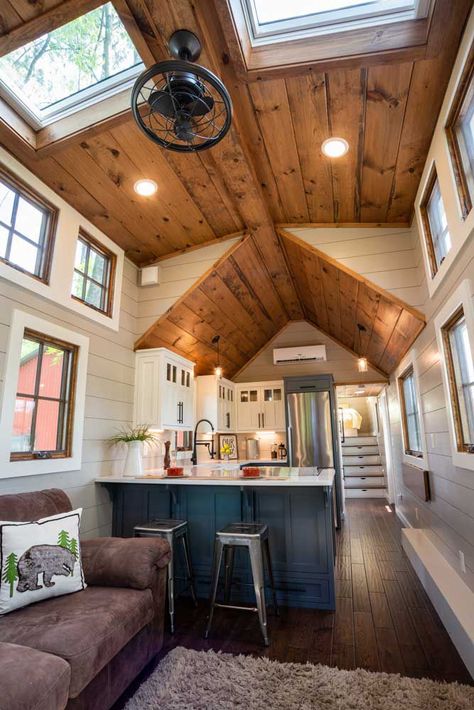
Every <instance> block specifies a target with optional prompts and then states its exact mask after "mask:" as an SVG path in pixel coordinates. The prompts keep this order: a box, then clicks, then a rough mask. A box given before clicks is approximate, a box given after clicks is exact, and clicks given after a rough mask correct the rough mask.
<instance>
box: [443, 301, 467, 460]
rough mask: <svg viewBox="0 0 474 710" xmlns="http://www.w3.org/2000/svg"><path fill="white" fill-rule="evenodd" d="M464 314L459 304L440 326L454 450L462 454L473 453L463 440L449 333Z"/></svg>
mask: <svg viewBox="0 0 474 710" xmlns="http://www.w3.org/2000/svg"><path fill="white" fill-rule="evenodd" d="M464 316H465V313H464V308H463V306H462V305H461V306H460V307H459V308H457V309H456V311H454V313H453V314H452V315H451V316H450V318H449V319H448V320H447V321H446V322H445V323H444V325H443V326H442V327H441V336H442V340H443V348H444V358H445V361H446V371H447V374H448V386H449V395H450V399H451V406H452V411H453V423H454V434H455V437H456V450H457V451H458V452H460V453H463V454H473V453H474V451H472V448H471V447H470V446H469V444H466V443H465V441H464V432H463V428H462V421H461V406H460V403H459V393H458V388H457V384H456V370H455V367H454V359H453V350H452V346H451V339H450V337H449V333H450V331H451V329H452V328H453V326H454V325H455V324H456V323H457V322H458V321H459V320H460V319H461V318H463V317H464Z"/></svg>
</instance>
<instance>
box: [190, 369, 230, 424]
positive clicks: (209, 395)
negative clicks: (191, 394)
mask: <svg viewBox="0 0 474 710" xmlns="http://www.w3.org/2000/svg"><path fill="white" fill-rule="evenodd" d="M196 419H197V420H199V419H209V421H210V422H212V425H213V427H214V429H215V430H216V431H218V432H233V431H235V428H236V422H235V385H234V383H233V382H231V381H230V380H226V379H224V378H221V379H219V378H218V377H216V376H215V375H201V376H200V377H196Z"/></svg>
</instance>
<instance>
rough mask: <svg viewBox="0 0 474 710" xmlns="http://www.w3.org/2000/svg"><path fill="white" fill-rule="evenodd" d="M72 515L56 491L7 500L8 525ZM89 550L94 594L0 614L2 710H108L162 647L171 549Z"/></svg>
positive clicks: (108, 545)
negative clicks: (24, 679)
mask: <svg viewBox="0 0 474 710" xmlns="http://www.w3.org/2000/svg"><path fill="white" fill-rule="evenodd" d="M71 509H72V508H71V502H70V501H69V498H68V497H67V495H66V494H65V493H64V492H63V491H60V490H57V489H50V490H46V491H40V492H36V493H20V494H17V495H5V496H0V520H15V521H28V520H37V519H38V518H42V517H45V516H48V515H55V514H56V513H62V512H67V511H69V510H71ZM81 548H82V563H83V568H84V576H85V579H86V582H87V584H88V587H87V589H85V590H83V591H81V592H76V593H75V594H68V595H66V596H63V597H56V598H53V599H47V600H45V601H42V602H37V603H36V604H31V605H30V606H28V607H25V608H23V609H18V610H16V611H13V612H11V613H10V614H6V615H5V616H2V617H0V699H1V702H0V707H1V709H2V710H13V709H15V710H33V709H34V710H56V709H58V710H59V708H64V707H67V708H71V709H74V710H86V709H87V710H106V709H107V708H110V707H111V705H112V704H113V703H114V702H115V701H116V700H117V699H118V698H119V697H120V695H121V694H122V693H123V692H124V690H125V689H126V688H127V686H128V685H129V684H130V682H131V681H132V680H133V679H134V678H135V677H136V676H137V674H138V673H139V672H140V671H141V670H142V669H143V668H144V667H145V665H146V664H147V663H148V662H149V661H150V660H151V659H152V658H153V656H155V655H156V654H157V653H158V651H159V650H160V648H161V646H162V643H163V624H164V604H165V585H166V565H167V564H168V561H169V558H170V550H169V546H168V544H167V543H166V542H165V541H163V540H160V539H152V538H96V539H94V540H84V541H82V543H81ZM2 659H10V660H8V663H4V662H3V660H2ZM12 664H13V665H14V666H15V669H16V670H15V672H9V671H8V668H9V667H12ZM31 668H33V669H34V672H33V671H32V672H30V669H31ZM24 676H26V677H28V684H27V685H24V684H22V678H23V677H24ZM47 687H48V688H50V689H51V690H50V692H49V694H48V693H45V689H46V688H47ZM35 689H36V691H35ZM5 698H6V699H7V704H5V703H4V700H5ZM9 703H10V704H9ZM48 703H50V704H48Z"/></svg>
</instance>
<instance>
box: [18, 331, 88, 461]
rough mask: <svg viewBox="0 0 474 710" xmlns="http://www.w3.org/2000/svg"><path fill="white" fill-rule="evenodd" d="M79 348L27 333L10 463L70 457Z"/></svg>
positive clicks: (22, 350) (25, 334) (24, 338)
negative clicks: (19, 460)
mask: <svg viewBox="0 0 474 710" xmlns="http://www.w3.org/2000/svg"><path fill="white" fill-rule="evenodd" d="M76 360H77V347H76V346H74V345H70V344H68V343H63V342H61V341H56V340H53V339H50V338H48V337H47V336H45V335H43V334H41V333H35V332H33V331H30V330H25V332H24V335H23V340H22V344H21V356H20V369H19V372H18V382H17V390H16V401H15V413H14V419H13V434H12V440H11V460H12V461H14V460H18V459H21V460H25V459H33V458H53V457H55V458H65V457H67V456H70V452H71V439H72V411H73V400H74V385H75V371H76Z"/></svg>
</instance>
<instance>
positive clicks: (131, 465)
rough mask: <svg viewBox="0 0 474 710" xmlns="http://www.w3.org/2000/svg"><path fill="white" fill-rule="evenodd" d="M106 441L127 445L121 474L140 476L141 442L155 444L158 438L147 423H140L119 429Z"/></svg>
mask: <svg viewBox="0 0 474 710" xmlns="http://www.w3.org/2000/svg"><path fill="white" fill-rule="evenodd" d="M108 441H109V444H111V445H116V444H125V445H126V446H127V457H126V459H125V465H124V469H123V474H122V475H123V476H141V475H142V474H143V443H144V442H146V443H147V444H156V443H158V441H159V438H158V436H157V434H156V433H155V432H154V431H151V430H150V429H149V428H148V426H147V425H145V424H140V425H139V426H136V427H130V428H128V429H121V430H120V431H118V432H117V434H115V435H114V436H111V437H110V439H109V440H108Z"/></svg>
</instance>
